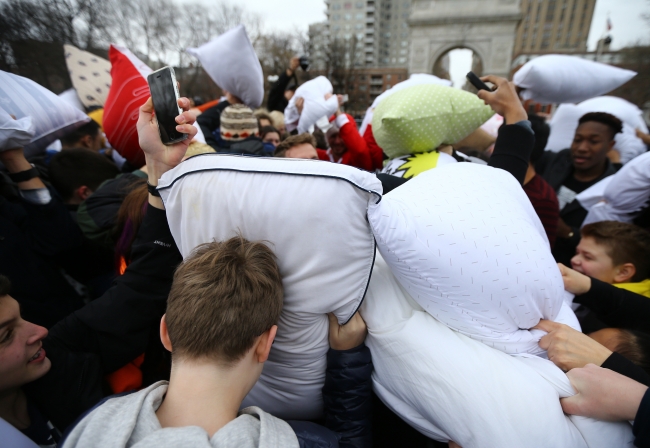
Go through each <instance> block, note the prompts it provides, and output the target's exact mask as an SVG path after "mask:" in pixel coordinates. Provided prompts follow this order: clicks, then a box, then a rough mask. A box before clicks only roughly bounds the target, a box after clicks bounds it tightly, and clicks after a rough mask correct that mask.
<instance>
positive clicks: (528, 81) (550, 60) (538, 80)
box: [513, 54, 636, 103]
mask: <svg viewBox="0 0 650 448" xmlns="http://www.w3.org/2000/svg"><path fill="white" fill-rule="evenodd" d="M634 76H636V72H633V71H631V70H625V69H622V68H618V67H614V66H611V65H607V64H601V63H599V62H593V61H588V60H586V59H582V58H579V57H576V56H565V55H559V54H549V55H545V56H540V57H538V58H535V59H533V60H531V61H528V62H526V63H525V64H524V65H523V67H521V68H520V69H519V70H518V71H517V73H515V75H514V77H513V82H514V83H515V85H516V86H518V87H521V88H523V89H525V90H524V91H523V92H521V96H522V98H523V99H524V100H535V101H537V102H539V103H578V102H580V101H584V100H587V99H589V98H593V97H595V96H599V95H604V94H605V93H607V92H611V91H612V90H614V89H616V88H617V87H620V86H622V85H623V84H625V83H626V82H628V81H629V80H630V79H632V78H633V77H634Z"/></svg>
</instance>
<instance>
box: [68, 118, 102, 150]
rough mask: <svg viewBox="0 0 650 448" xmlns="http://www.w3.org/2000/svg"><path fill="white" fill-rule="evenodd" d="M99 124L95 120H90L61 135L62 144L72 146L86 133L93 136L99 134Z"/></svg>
mask: <svg viewBox="0 0 650 448" xmlns="http://www.w3.org/2000/svg"><path fill="white" fill-rule="evenodd" d="M99 129H100V127H99V124H97V122H96V121H95V120H90V121H89V122H88V123H86V124H84V125H83V126H81V127H80V128H78V129H77V130H75V131H72V132H70V133H68V134H66V135H64V136H63V137H61V143H62V144H63V145H64V146H74V145H75V144H76V143H77V142H78V141H79V140H81V139H82V138H83V137H85V136H86V135H90V136H91V137H93V138H95V137H96V136H97V135H98V134H99Z"/></svg>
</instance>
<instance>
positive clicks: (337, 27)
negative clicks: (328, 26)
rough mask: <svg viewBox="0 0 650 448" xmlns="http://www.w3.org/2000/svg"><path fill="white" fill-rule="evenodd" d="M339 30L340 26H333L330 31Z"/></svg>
mask: <svg viewBox="0 0 650 448" xmlns="http://www.w3.org/2000/svg"><path fill="white" fill-rule="evenodd" d="M340 29H341V27H340V26H338V25H334V27H333V28H332V31H339V30H340Z"/></svg>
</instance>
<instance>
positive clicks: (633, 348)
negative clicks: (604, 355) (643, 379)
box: [615, 330, 650, 374]
mask: <svg viewBox="0 0 650 448" xmlns="http://www.w3.org/2000/svg"><path fill="white" fill-rule="evenodd" d="M615 351H616V353H618V354H619V355H621V356H624V357H625V358H627V359H629V360H630V361H632V362H633V363H634V364H636V365H637V366H639V367H641V368H642V369H643V370H645V371H646V372H647V373H649V374H650V335H649V334H647V333H643V332H642V331H635V330H620V332H619V334H618V337H617V345H616V350H615Z"/></svg>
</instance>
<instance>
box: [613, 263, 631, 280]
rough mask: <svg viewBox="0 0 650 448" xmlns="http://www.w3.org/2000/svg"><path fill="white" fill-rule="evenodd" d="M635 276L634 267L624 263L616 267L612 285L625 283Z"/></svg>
mask: <svg viewBox="0 0 650 448" xmlns="http://www.w3.org/2000/svg"><path fill="white" fill-rule="evenodd" d="M635 274H636V267H635V266H634V265H633V264H632V263H624V264H621V265H619V266H616V268H615V273H614V283H626V282H629V281H631V280H632V277H634V275H635Z"/></svg>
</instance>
